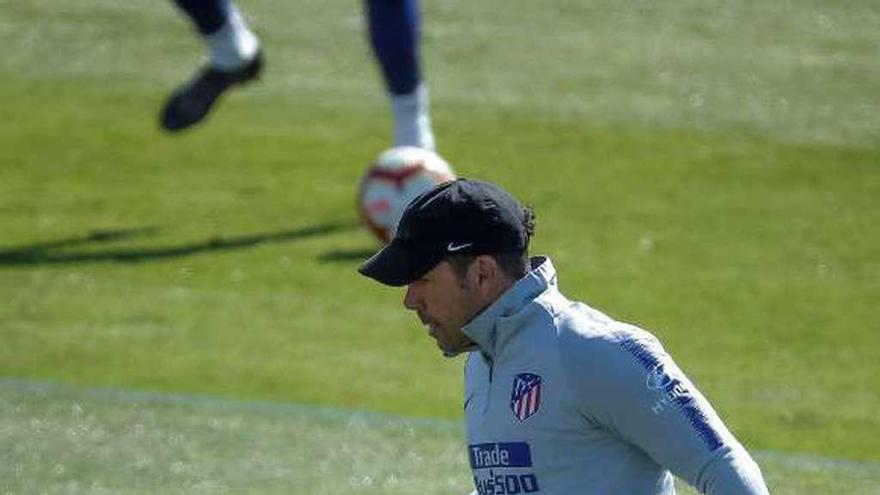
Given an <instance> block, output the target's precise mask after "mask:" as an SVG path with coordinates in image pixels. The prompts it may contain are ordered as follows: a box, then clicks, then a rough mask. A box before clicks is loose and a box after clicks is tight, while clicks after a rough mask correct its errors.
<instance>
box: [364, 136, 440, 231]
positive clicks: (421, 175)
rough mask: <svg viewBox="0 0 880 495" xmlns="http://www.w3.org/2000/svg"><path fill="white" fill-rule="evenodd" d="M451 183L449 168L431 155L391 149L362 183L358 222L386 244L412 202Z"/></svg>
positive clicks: (414, 149)
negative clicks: (436, 188) (360, 221)
mask: <svg viewBox="0 0 880 495" xmlns="http://www.w3.org/2000/svg"><path fill="white" fill-rule="evenodd" d="M454 179H455V173H454V172H453V171H452V167H450V166H449V164H448V163H446V160H444V159H443V158H441V157H440V156H439V155H438V154H437V153H434V152H433V151H428V150H425V149H422V148H416V147H412V146H400V147H397V148H391V149H390V150H387V151H385V152H384V153H382V154H381V155H379V157H378V158H376V160H375V161H374V162H373V163H372V164H371V165H370V166H369V168H368V169H367V172H366V173H365V174H364V176H363V178H362V179H361V184H360V188H359V189H358V198H357V199H358V203H357V204H358V210H359V211H360V215H361V219H362V220H363V222H364V224H365V225H366V226H367V227H369V229H370V230H372V231H373V233H374V234H375V235H376V237H378V238H379V240H380V241H382V242H384V243H387V242H388V241H390V240H391V237H392V236H394V230H395V229H396V228H397V222H399V221H400V217H401V216H402V215H403V210H404V209H405V208H406V205H407V204H408V203H409V202H410V201H412V199H413V198H415V197H416V196H418V195H419V194H421V193H423V192H425V191H427V190H429V189H431V188H433V187H434V186H436V185H437V184H440V183H442V182H446V181H450V180H454Z"/></svg>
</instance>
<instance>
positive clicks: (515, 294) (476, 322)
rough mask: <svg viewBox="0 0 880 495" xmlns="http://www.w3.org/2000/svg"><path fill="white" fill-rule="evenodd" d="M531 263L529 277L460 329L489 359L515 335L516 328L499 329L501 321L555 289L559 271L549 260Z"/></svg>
mask: <svg viewBox="0 0 880 495" xmlns="http://www.w3.org/2000/svg"><path fill="white" fill-rule="evenodd" d="M530 261H531V265H532V269H531V270H530V271H529V273H527V274H526V275H525V276H524V277H523V278H521V279H519V280H517V281H516V283H515V284H513V285H512V286H510V288H508V289H507V290H506V291H504V293H503V294H501V295H500V296H499V297H498V299H496V300H495V301H494V302H493V303H492V304H490V305H489V307H487V308H486V309H484V310H483V311H482V312H481V313H480V314H478V315H477V316H475V317H474V318H473V319H472V320H471V321H470V322H468V323H467V324H466V325H465V326H464V327H463V328H462V329H461V330H462V332H464V334H465V335H467V336H468V337H469V338H470V339H471V340H473V341H474V342H475V343H476V344H477V347H479V351H480V352H482V353H483V354H486V355H487V356H488V357H490V358H494V357H495V354H496V350H497V348H498V347H499V346H501V345H503V344H504V342H506V341H507V339H508V338H509V337H510V336H511V335H512V334H513V332H514V331H515V327H513V328H507V327H506V326H503V325H499V322H500V320H501V319H502V318H505V317H508V316H511V315H514V314H516V313H518V312H519V311H520V310H521V309H522V308H523V307H524V306H525V305H527V304H528V303H529V302H531V301H532V300H533V299H535V298H536V297H537V296H538V295H540V294H541V293H543V292H544V291H546V290H547V289H548V288H549V287H555V286H556V269H555V268H554V267H553V263H552V262H551V261H550V258H547V257H544V256H536V257H534V258H532V259H531V260H530ZM474 350H476V349H474Z"/></svg>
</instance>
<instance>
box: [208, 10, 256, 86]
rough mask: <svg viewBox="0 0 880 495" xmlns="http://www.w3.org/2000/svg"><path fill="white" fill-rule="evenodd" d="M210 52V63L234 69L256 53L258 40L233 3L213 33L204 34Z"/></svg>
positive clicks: (251, 58)
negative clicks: (224, 20)
mask: <svg viewBox="0 0 880 495" xmlns="http://www.w3.org/2000/svg"><path fill="white" fill-rule="evenodd" d="M205 43H206V44H207V45H208V50H210V52H211V65H212V66H214V67H215V68H217V69H221V70H235V69H239V68H241V67H242V66H243V65H245V64H247V63H248V62H250V61H251V60H253V59H254V57H255V56H256V55H257V51H259V49H260V40H258V39H257V37H256V35H254V33H252V32H251V30H250V29H248V26H247V24H246V23H245V22H244V18H243V17H242V16H241V13H240V12H239V11H238V8H236V7H235V5H229V19H228V20H227V21H226V24H224V25H223V27H221V28H220V29H218V30H217V32H215V33H211V34H209V35H207V36H205Z"/></svg>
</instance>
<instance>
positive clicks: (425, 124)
mask: <svg viewBox="0 0 880 495" xmlns="http://www.w3.org/2000/svg"><path fill="white" fill-rule="evenodd" d="M390 97H391V110H392V112H394V145H395V146H418V147H419V148H424V149H426V150H432V151H433V150H434V131H432V130H431V114H430V109H429V108H428V100H429V98H428V88H427V87H426V86H425V85H424V84H421V83H420V84H419V85H418V86H417V87H416V89H415V91H413V92H412V93H410V94H407V95H394V94H392V95H390Z"/></svg>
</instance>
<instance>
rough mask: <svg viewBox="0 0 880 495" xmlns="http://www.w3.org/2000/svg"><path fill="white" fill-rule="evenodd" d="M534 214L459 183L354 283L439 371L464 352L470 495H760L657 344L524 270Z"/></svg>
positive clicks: (416, 210)
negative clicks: (418, 332) (680, 490)
mask: <svg viewBox="0 0 880 495" xmlns="http://www.w3.org/2000/svg"><path fill="white" fill-rule="evenodd" d="M532 232H533V215H532V211H531V209H530V208H527V207H523V206H522V205H521V204H520V203H519V202H518V201H517V200H515V199H514V198H513V197H512V196H510V195H509V194H508V193H506V192H505V191H503V190H502V189H500V188H498V187H497V186H494V185H492V184H489V183H485V182H480V181H474V180H467V179H459V180H456V181H453V182H447V183H445V184H441V185H439V186H437V187H435V188H434V189H432V190H431V191H428V192H426V193H424V194H422V195H421V196H419V197H418V198H416V199H415V200H413V202H412V203H410V204H409V206H408V207H407V209H406V211H405V212H404V214H403V217H402V218H401V220H400V224H399V225H398V227H397V232H396V233H395V236H394V239H392V241H391V242H390V243H389V244H388V245H387V246H385V247H384V248H383V249H382V250H381V251H380V252H379V253H377V254H376V255H375V256H373V257H372V258H370V259H369V260H367V262H366V263H364V265H363V266H362V267H361V268H360V272H361V273H362V274H364V275H366V276H368V277H371V278H373V279H375V280H377V281H379V282H381V283H383V284H386V285H391V286H404V285H405V286H406V287H407V289H406V296H405V298H404V305H405V306H406V308H407V309H410V310H412V311H416V312H417V313H418V316H419V319H420V320H421V321H422V322H423V323H424V324H425V325H426V326H427V327H428V329H429V333H430V335H431V336H432V337H434V338H435V339H436V340H437V345H438V347H439V348H440V349H441V350H442V351H443V353H444V354H446V355H447V356H453V355H456V354H458V353H461V352H468V353H469V355H468V359H467V364H466V369H465V399H464V408H465V413H466V417H467V437H468V438H467V440H468V458H469V459H470V465H471V470H472V471H473V478H474V485H475V487H476V490H475V493H478V494H479V495H488V494H496V495H500V494H505V495H510V494H518V493H541V494H558V495H574V494H591V495H592V494H615V495H618V494H627V495H641V494H663V495H668V494H674V493H675V488H674V485H673V478H672V474H671V473H674V474H675V475H677V476H678V477H680V478H682V479H684V480H686V481H687V482H688V483H690V484H691V485H692V486H694V487H695V488H696V489H697V490H699V491H700V492H701V493H705V494H712V495H722V494H724V495H728V494H729V495H733V494H766V493H768V491H767V487H766V485H765V484H764V480H763V477H762V475H761V471H760V469H759V468H758V465H757V464H756V463H755V462H754V461H753V460H752V458H751V456H750V455H749V454H748V452H746V450H745V449H744V448H743V446H742V445H741V444H740V443H739V441H737V439H736V438H735V437H734V436H733V434H732V433H731V432H730V431H729V430H728V429H727V427H726V426H725V425H724V423H723V422H722V421H721V418H719V416H718V414H717V413H716V412H715V411H714V410H713V409H712V406H711V405H710V404H709V402H708V401H707V400H706V398H705V397H703V395H702V394H700V392H699V391H698V390H697V388H696V387H695V386H694V384H693V383H691V381H690V380H688V378H687V377H686V376H685V374H684V373H683V372H682V371H681V370H680V369H679V368H678V366H676V365H675V362H673V360H672V358H671V357H670V356H669V355H668V354H667V353H666V351H665V350H664V349H663V347H662V346H661V345H660V342H659V341H658V340H657V339H656V338H655V337H654V336H653V335H651V334H650V333H648V332H646V331H644V330H642V329H639V328H637V327H635V326H633V325H629V324H626V323H621V322H618V321H615V320H613V319H611V318H609V317H608V316H606V315H604V314H602V313H601V312H599V311H597V310H595V309H592V308H590V307H589V306H587V305H585V304H583V303H580V302H575V301H570V300H568V299H567V298H566V297H565V296H563V295H562V294H561V293H560V292H559V290H558V289H557V286H556V272H555V270H554V268H553V264H552V263H551V262H550V260H549V259H548V258H543V257H536V258H531V259H529V258H528V254H527V252H528V245H529V239H530V238H531V235H532Z"/></svg>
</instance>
